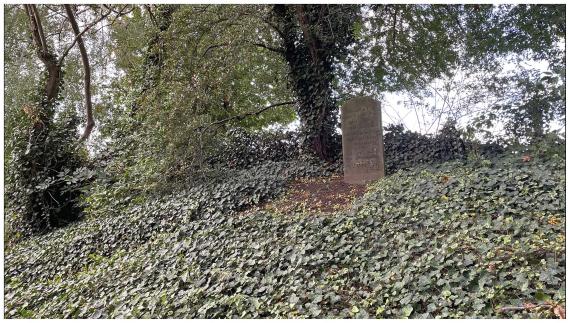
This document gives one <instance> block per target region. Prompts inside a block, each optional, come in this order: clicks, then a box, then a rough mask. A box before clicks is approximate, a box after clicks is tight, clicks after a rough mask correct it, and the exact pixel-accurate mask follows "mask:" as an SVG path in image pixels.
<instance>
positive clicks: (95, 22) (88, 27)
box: [58, 5, 112, 65]
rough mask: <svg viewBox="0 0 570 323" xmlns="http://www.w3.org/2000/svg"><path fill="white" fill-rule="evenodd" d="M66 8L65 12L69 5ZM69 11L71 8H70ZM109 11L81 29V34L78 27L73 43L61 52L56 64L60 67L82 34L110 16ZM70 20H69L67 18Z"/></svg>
mask: <svg viewBox="0 0 570 323" xmlns="http://www.w3.org/2000/svg"><path fill="white" fill-rule="evenodd" d="M65 6H66V10H67V7H69V5H65ZM70 10H71V8H70ZM111 12H112V11H111V10H109V11H108V12H107V13H105V14H103V15H101V17H99V18H98V19H97V20H95V21H94V22H92V23H91V24H89V25H88V26H87V27H85V29H83V31H82V32H79V27H77V32H75V30H74V32H75V38H74V39H73V41H72V42H71V44H70V45H69V46H68V47H67V48H66V49H65V50H64V51H63V53H62V54H61V57H60V58H59V62H58V64H59V65H61V63H62V62H63V60H64V59H65V57H66V56H67V54H69V51H70V50H71V49H72V48H73V46H75V43H76V42H78V41H79V39H80V38H81V36H83V34H85V33H86V32H87V31H88V30H89V29H91V28H92V27H93V26H95V25H96V24H98V23H99V22H100V21H101V20H103V19H105V18H107V17H108V16H109V15H110V14H111ZM71 14H73V11H71ZM68 17H69V13H68ZM69 19H71V18H69ZM73 21H75V18H73ZM70 23H71V24H72V26H73V22H71V21H70ZM75 25H76V26H77V22H75Z"/></svg>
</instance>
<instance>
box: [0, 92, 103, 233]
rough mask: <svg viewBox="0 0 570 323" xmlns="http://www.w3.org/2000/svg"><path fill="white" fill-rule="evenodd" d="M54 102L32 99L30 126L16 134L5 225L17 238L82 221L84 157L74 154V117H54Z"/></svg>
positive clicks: (85, 179) (85, 175)
mask: <svg viewBox="0 0 570 323" xmlns="http://www.w3.org/2000/svg"><path fill="white" fill-rule="evenodd" d="M55 105H56V103H55V102H46V101H45V99H44V98H39V99H37V103H36V106H34V107H27V108H26V109H27V110H26V114H27V116H28V120H29V123H27V124H25V125H23V126H22V128H20V129H18V130H17V131H16V135H15V137H14V138H12V140H13V145H12V146H13V150H12V156H11V158H12V160H10V163H9V164H10V169H8V172H7V180H6V202H7V206H8V208H9V209H10V214H13V216H11V217H9V218H8V219H7V222H8V223H7V225H8V226H9V227H10V228H11V230H12V231H13V232H14V235H17V236H20V237H21V236H27V235H29V234H31V233H43V232H47V231H49V230H51V229H52V228H55V227H61V226H64V225H66V224H68V223H70V222H72V221H75V220H77V219H78V218H79V217H80V216H81V210H82V206H81V203H80V200H79V197H80V195H81V190H82V187H83V186H84V185H85V184H86V183H87V182H88V181H89V180H90V179H91V176H92V174H91V172H89V170H87V169H86V168H85V167H84V165H85V161H86V156H85V155H82V151H81V150H79V149H77V138H78V137H77V135H76V131H77V126H78V124H79V120H78V118H77V116H76V115H75V113H74V112H70V111H61V112H60V113H59V115H58V116H57V118H56V117H55Z"/></svg>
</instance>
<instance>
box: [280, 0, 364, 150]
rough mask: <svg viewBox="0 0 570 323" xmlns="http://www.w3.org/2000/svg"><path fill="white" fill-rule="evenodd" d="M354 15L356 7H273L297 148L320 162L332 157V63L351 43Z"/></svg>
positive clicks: (334, 107)
mask: <svg viewBox="0 0 570 323" xmlns="http://www.w3.org/2000/svg"><path fill="white" fill-rule="evenodd" d="M356 12H357V10H356V7H353V6H338V5H330V6H329V5H327V6H322V5H283V4H277V5H275V6H274V7H273V16H274V19H275V21H276V25H277V29H278V31H279V33H280V36H281V38H282V41H283V56H284V58H285V60H286V61H287V63H288V65H289V70H290V81H291V85H292V87H293V89H294V91H295V94H296V95H297V98H298V100H299V105H298V111H297V113H298V115H299V119H300V121H301V135H302V140H301V145H302V147H303V149H304V150H305V151H306V152H309V153H312V154H315V155H316V156H318V157H319V158H321V159H323V160H331V159H332V158H334V156H333V154H332V151H331V148H332V143H333V136H334V132H335V128H336V126H337V125H338V117H337V114H338V106H337V102H336V99H335V98H334V96H333V91H332V85H333V80H334V65H333V64H334V61H335V60H336V59H340V58H342V57H344V56H345V55H346V47H347V45H348V44H350V43H351V42H352V41H353V38H352V24H353V22H354V20H355V19H356Z"/></svg>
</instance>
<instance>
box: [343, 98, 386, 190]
mask: <svg viewBox="0 0 570 323" xmlns="http://www.w3.org/2000/svg"><path fill="white" fill-rule="evenodd" d="M340 111H341V114H340V118H341V128H342V154H343V163H344V181H345V182H346V183H350V184H364V183H367V182H370V181H373V180H376V179H378V178H381V177H384V136H383V134H382V111H381V108H380V102H378V101H376V100H374V99H372V98H371V97H355V98H353V99H350V100H349V101H348V102H346V103H345V104H344V105H343V106H342V108H341V110H340Z"/></svg>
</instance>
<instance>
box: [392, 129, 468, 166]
mask: <svg viewBox="0 0 570 323" xmlns="http://www.w3.org/2000/svg"><path fill="white" fill-rule="evenodd" d="M467 154H468V151H467V147H466V143H465V141H464V140H463V139H462V138H461V133H460V132H459V131H458V130H457V129H456V128H455V125H453V124H446V125H444V126H443V127H442V129H441V131H440V132H439V133H438V134H437V135H435V136H429V135H422V134H419V133H417V132H412V131H409V130H408V131H405V130H404V126H403V125H389V126H387V127H385V130H384V156H385V157H384V158H385V160H384V164H385V167H386V173H387V174H392V173H394V172H396V171H397V170H400V169H408V168H410V167H414V166H417V165H419V164H422V163H432V164H433V163H441V162H445V161H449V160H453V159H465V158H466V157H467Z"/></svg>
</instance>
